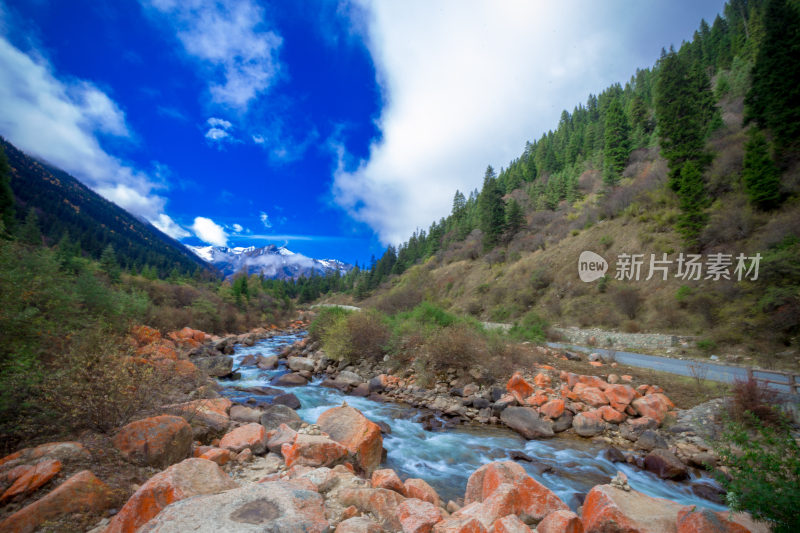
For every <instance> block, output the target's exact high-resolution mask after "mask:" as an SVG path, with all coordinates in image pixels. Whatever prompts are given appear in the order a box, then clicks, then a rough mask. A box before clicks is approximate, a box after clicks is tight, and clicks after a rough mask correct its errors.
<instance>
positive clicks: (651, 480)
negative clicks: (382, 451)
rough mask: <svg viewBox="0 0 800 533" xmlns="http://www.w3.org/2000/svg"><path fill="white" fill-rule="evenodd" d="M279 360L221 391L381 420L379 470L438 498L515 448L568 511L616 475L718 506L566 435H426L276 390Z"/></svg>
mask: <svg viewBox="0 0 800 533" xmlns="http://www.w3.org/2000/svg"><path fill="white" fill-rule="evenodd" d="M303 336H304V334H294V335H280V336H275V337H272V338H269V339H264V340H262V341H259V342H257V343H256V344H255V345H254V346H251V347H245V346H241V345H237V346H236V351H235V354H234V356H233V357H234V368H236V367H238V366H239V363H240V361H241V359H242V358H244V357H245V356H246V355H248V354H257V353H261V354H263V355H272V354H277V353H279V352H280V351H281V349H282V348H283V347H284V346H286V345H288V344H291V343H293V342H295V341H296V340H298V339H300V338H302V337H303ZM284 365H285V362H284V361H281V362H280V366H279V368H278V369H276V370H273V371H264V370H259V369H258V368H255V367H241V368H240V369H239V372H240V373H241V378H240V379H238V380H220V384H221V385H222V386H223V387H224V390H223V394H224V395H225V396H226V397H228V398H230V399H231V400H233V401H238V402H242V403H243V402H245V401H246V400H248V399H250V398H253V399H255V400H257V401H260V402H268V401H269V398H268V397H265V396H254V395H251V394H248V393H243V392H240V391H237V390H235V389H234V387H264V386H270V387H274V388H278V389H282V390H285V391H287V392H292V393H294V394H295V395H296V396H297V397H298V398H299V399H300V402H301V404H302V407H301V408H300V409H298V411H297V412H298V414H299V415H300V416H301V417H302V418H303V420H305V421H306V422H309V423H314V422H316V420H317V417H318V416H319V415H320V414H321V413H322V412H323V411H325V410H327V409H329V408H331V407H335V406H337V405H341V404H342V402H343V401H346V402H347V404H348V405H350V406H353V407H355V408H357V409H359V410H360V411H361V412H362V413H364V415H365V416H366V417H367V418H369V419H370V420H373V421H376V422H377V421H381V422H385V423H386V424H388V425H389V427H390V428H391V434H389V435H384V440H383V446H384V448H386V450H387V460H386V462H385V464H384V467H386V468H392V469H394V470H395V471H396V472H397V473H398V475H399V476H400V477H401V479H405V478H409V477H416V478H422V479H424V480H425V481H426V482H428V483H429V484H430V485H431V486H432V487H434V488H435V489H436V491H437V492H438V493H439V495H440V496H441V497H442V499H443V500H444V501H447V500H455V499H457V498H463V496H464V491H465V489H466V486H467V479H468V478H469V476H470V474H471V473H472V472H474V471H475V470H476V469H477V468H478V467H480V466H481V465H483V464H486V463H488V462H490V461H498V460H500V461H502V460H509V459H510V457H511V456H510V453H511V452H512V451H514V450H518V451H523V452H524V453H526V454H527V455H529V456H531V457H532V458H534V460H535V461H534V463H528V462H524V461H520V462H519V464H520V465H522V466H523V467H524V468H525V469H526V470H527V471H528V473H529V474H530V475H531V476H533V477H534V478H535V479H536V480H538V481H539V482H541V483H542V484H544V485H545V486H547V487H548V488H550V490H552V491H553V492H555V493H556V494H557V495H558V496H559V497H560V498H561V499H562V500H564V502H565V503H566V504H567V505H569V506H570V507H571V508H572V509H573V510H576V509H577V507H578V506H579V505H581V502H582V501H583V497H584V496H585V495H586V494H587V493H588V492H589V490H590V489H591V488H592V487H593V486H594V485H597V484H601V483H607V482H608V481H609V480H610V479H611V477H613V476H614V475H615V473H616V472H617V470H620V471H622V472H624V473H625V474H626V475H627V476H628V482H629V484H630V486H631V488H633V489H634V490H638V491H640V492H643V493H645V494H649V495H651V496H658V497H662V498H668V499H670V500H674V501H677V502H679V503H683V504H693V505H698V506H702V507H707V508H711V509H715V510H723V509H725V507H723V506H720V505H717V504H715V503H712V502H710V501H707V500H704V499H701V498H699V497H698V496H696V495H695V494H694V493H693V491H692V488H691V487H692V483H697V482H703V483H713V482H712V481H711V479H710V478H709V477H708V476H707V475H706V474H704V473H699V472H694V473H693V474H692V479H691V480H689V481H687V482H680V483H678V482H673V481H664V480H661V479H659V478H658V477H656V476H655V475H654V474H651V473H649V472H645V471H642V470H639V469H638V468H636V467H633V466H631V465H628V464H624V463H612V462H611V461H609V460H607V459H605V458H604V457H603V452H604V450H605V448H604V447H601V446H599V445H597V444H596V443H592V442H590V441H582V440H577V439H570V438H554V439H548V440H532V441H526V440H525V439H523V438H522V437H520V436H519V435H518V434H517V433H515V432H513V431H511V430H508V429H504V428H495V427H487V426H482V427H475V426H457V427H455V428H450V429H445V430H440V431H425V430H424V429H423V426H422V423H421V422H420V421H419V419H420V417H421V415H423V414H425V413H424V412H423V411H422V410H419V409H415V408H411V407H408V406H404V405H400V404H395V403H381V402H376V401H373V400H369V399H367V398H359V397H355V396H347V395H344V394H342V393H341V392H339V391H338V390H336V389H330V388H326V387H321V386H320V382H321V380H315V381H313V382H311V383H309V384H308V385H306V386H302V387H275V386H273V385H271V384H270V382H271V380H272V379H273V378H275V377H276V376H278V375H281V374H283V373H286V372H287V369H286V367H285V366H284Z"/></svg>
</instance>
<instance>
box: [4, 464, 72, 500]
mask: <svg viewBox="0 0 800 533" xmlns="http://www.w3.org/2000/svg"><path fill="white" fill-rule="evenodd" d="M61 467H62V464H61V461H59V460H58V459H48V460H45V461H40V462H38V463H36V464H35V465H20V466H19V467H17V468H18V469H21V471H20V474H21V475H19V476H14V477H15V478H16V479H14V482H13V483H12V485H11V486H10V487H8V489H7V490H6V491H5V492H4V493H3V495H2V496H0V503H4V502H5V501H6V500H10V499H11V498H15V497H17V496H20V495H25V494H30V493H32V492H35V491H36V490H38V489H39V487H41V486H43V485H44V484H45V483H47V482H48V481H50V480H51V479H53V478H54V477H56V475H58V473H59V472H61Z"/></svg>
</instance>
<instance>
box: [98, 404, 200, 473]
mask: <svg viewBox="0 0 800 533" xmlns="http://www.w3.org/2000/svg"><path fill="white" fill-rule="evenodd" d="M111 441H112V442H113V443H114V446H115V447H116V448H117V449H118V450H119V451H120V452H121V453H122V455H123V456H124V457H125V458H126V459H127V460H128V461H130V462H132V463H134V464H138V465H142V466H144V465H150V466H156V467H159V468H166V467H168V466H169V465H171V464H174V463H177V462H178V461H180V460H182V459H185V458H186V457H188V456H189V454H190V453H191V450H192V428H191V426H190V425H189V424H188V423H187V422H186V421H185V420H184V419H183V418H181V417H179V416H171V415H161V416H154V417H150V418H145V419H142V420H137V421H135V422H131V423H130V424H127V425H126V426H123V427H122V428H121V429H120V430H119V431H118V432H117V434H116V435H114V438H112V439H111Z"/></svg>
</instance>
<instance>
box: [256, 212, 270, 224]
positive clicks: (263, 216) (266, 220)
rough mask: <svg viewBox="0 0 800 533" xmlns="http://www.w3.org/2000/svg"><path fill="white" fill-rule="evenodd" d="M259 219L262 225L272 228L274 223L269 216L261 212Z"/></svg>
mask: <svg viewBox="0 0 800 533" xmlns="http://www.w3.org/2000/svg"><path fill="white" fill-rule="evenodd" d="M258 218H259V220H261V223H262V224H264V227H265V228H271V227H272V222H270V221H269V216H268V215H267V214H266V213H265V212H264V211H261V214H260V215H258Z"/></svg>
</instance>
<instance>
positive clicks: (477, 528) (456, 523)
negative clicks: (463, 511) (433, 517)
mask: <svg viewBox="0 0 800 533" xmlns="http://www.w3.org/2000/svg"><path fill="white" fill-rule="evenodd" d="M487 532H488V529H486V527H484V525H483V524H482V523H481V521H480V520H478V519H477V518H473V517H471V516H451V517H450V518H445V519H444V520H442V521H441V522H439V523H437V524H436V525H435V526H433V533H487Z"/></svg>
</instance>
